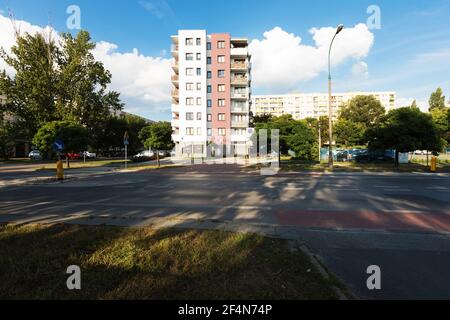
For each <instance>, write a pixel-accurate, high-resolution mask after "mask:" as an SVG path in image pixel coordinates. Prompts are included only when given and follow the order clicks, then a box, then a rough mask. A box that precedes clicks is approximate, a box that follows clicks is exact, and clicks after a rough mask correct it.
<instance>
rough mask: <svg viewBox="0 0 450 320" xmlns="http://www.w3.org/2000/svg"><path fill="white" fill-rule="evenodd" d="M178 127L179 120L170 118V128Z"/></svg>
mask: <svg viewBox="0 0 450 320" xmlns="http://www.w3.org/2000/svg"><path fill="white" fill-rule="evenodd" d="M179 126H180V118H172V127H179Z"/></svg>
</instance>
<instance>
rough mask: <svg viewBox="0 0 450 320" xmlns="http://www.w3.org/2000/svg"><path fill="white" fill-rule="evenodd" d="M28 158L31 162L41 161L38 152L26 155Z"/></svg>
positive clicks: (34, 151) (40, 155)
mask: <svg viewBox="0 0 450 320" xmlns="http://www.w3.org/2000/svg"><path fill="white" fill-rule="evenodd" d="M28 158H30V159H31V160H42V154H41V152H40V151H39V150H33V151H31V152H30V153H29V154H28Z"/></svg>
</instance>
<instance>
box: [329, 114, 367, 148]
mask: <svg viewBox="0 0 450 320" xmlns="http://www.w3.org/2000/svg"><path fill="white" fill-rule="evenodd" d="M365 130H366V127H365V126H364V124H362V123H359V122H352V121H349V120H345V119H339V120H338V122H337V123H336V124H335V126H334V132H335V134H336V141H337V143H339V144H342V145H344V146H345V147H348V146H355V145H359V144H361V143H362V141H363V138H364V133H365Z"/></svg>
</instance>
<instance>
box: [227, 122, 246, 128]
mask: <svg viewBox="0 0 450 320" xmlns="http://www.w3.org/2000/svg"><path fill="white" fill-rule="evenodd" d="M231 127H232V128H248V120H231Z"/></svg>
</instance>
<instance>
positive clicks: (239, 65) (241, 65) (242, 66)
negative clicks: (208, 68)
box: [231, 62, 250, 70]
mask: <svg viewBox="0 0 450 320" xmlns="http://www.w3.org/2000/svg"><path fill="white" fill-rule="evenodd" d="M249 67H250V64H249V63H247V62H232V63H231V70H248V69H249Z"/></svg>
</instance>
